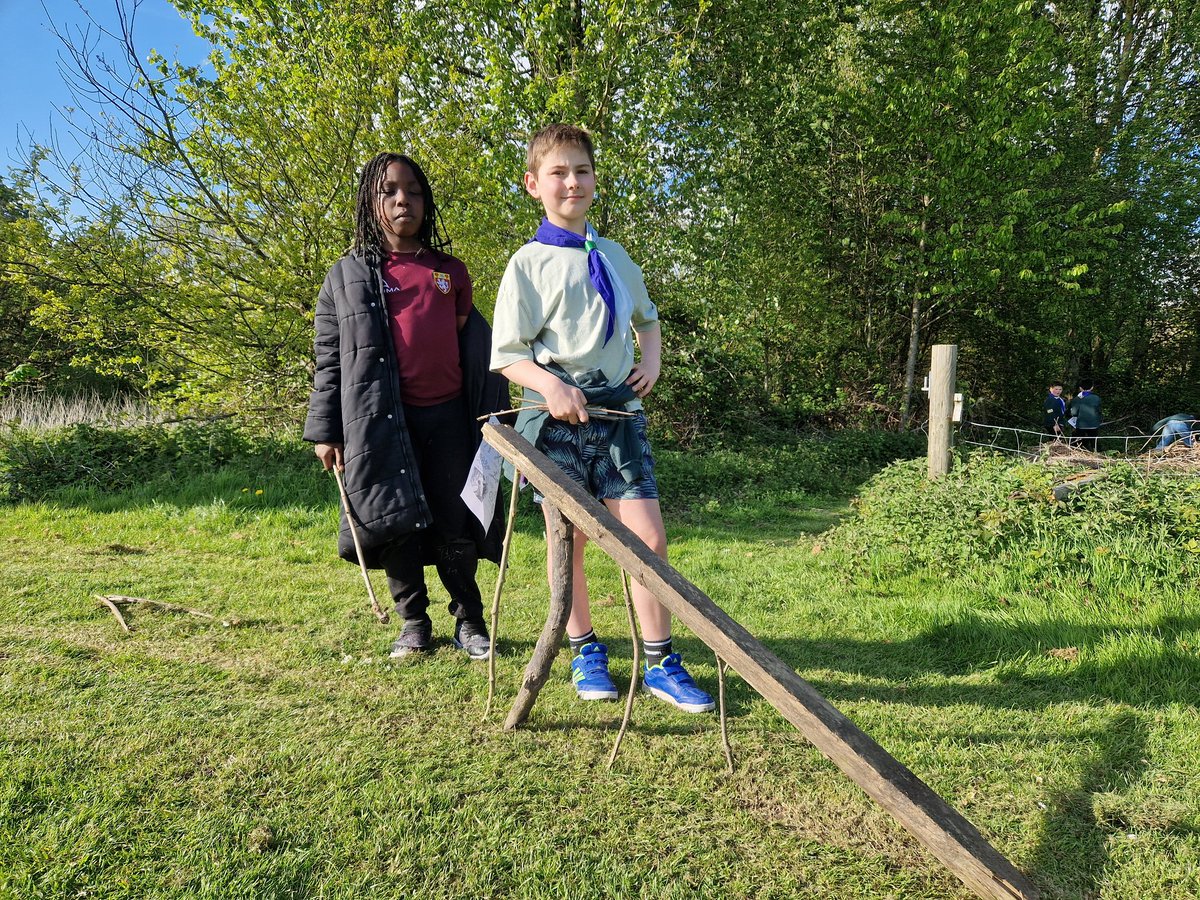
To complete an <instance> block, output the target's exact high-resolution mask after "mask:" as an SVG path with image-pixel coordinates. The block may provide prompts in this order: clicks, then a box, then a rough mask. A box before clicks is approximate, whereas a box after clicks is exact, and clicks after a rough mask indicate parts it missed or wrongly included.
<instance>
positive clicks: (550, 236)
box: [533, 218, 617, 344]
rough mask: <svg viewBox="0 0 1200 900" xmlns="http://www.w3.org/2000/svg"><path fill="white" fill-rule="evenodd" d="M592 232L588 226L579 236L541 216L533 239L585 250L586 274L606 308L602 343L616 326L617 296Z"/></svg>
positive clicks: (552, 244) (542, 242)
mask: <svg viewBox="0 0 1200 900" xmlns="http://www.w3.org/2000/svg"><path fill="white" fill-rule="evenodd" d="M593 234H594V232H593V231H592V230H591V229H590V228H589V229H588V235H587V237H580V236H579V235H577V234H576V233H575V232H573V231H567V229H565V228H559V227H558V226H557V225H555V224H553V223H552V222H551V221H550V220H549V219H546V218H543V219H542V224H541V225H539V226H538V230H537V233H536V234H535V235H534V236H533V239H534V240H535V241H537V242H538V243H539V244H549V245H550V246H551V247H575V248H577V249H579V250H586V251H587V255H588V275H589V276H590V277H591V279H592V284H593V285H594V286H595V288H596V290H597V291H599V292H600V299H601V300H603V301H604V308H605V309H607V310H608V326H607V327H606V328H605V330H604V343H605V344H607V343H608V341H609V338H611V337H612V336H613V331H614V330H615V328H616V323H617V296H616V292H615V291H613V286H612V282H611V281H610V280H609V278H608V270H607V269H606V268H605V267H604V260H603V259H601V258H600V251H599V250H597V249H596V242H595V241H594V240H592V236H593Z"/></svg>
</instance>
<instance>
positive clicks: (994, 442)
mask: <svg viewBox="0 0 1200 900" xmlns="http://www.w3.org/2000/svg"><path fill="white" fill-rule="evenodd" d="M1161 436H1162V431H1161V430H1159V431H1155V432H1154V433H1153V434H1101V435H1096V436H1095V437H1086V438H1074V437H1061V436H1059V435H1052V434H1047V433H1046V432H1044V431H1032V430H1030V429H1027V428H1012V427H1009V426H1006V425H987V424H984V423H982V422H963V423H962V430H961V431H960V432H959V435H958V443H959V444H965V445H967V446H971V447H984V448H986V449H989V450H998V451H1001V452H1004V453H1015V454H1019V455H1021V456H1029V455H1032V454H1035V453H1037V452H1039V451H1040V450H1041V448H1042V447H1044V446H1045V445H1046V444H1061V445H1062V446H1066V447H1072V448H1082V447H1084V446H1088V447H1090V446H1092V441H1095V442H1096V443H1095V447H1096V452H1098V453H1106V452H1112V451H1120V452H1121V453H1122V454H1123V455H1125V456H1131V455H1132V456H1140V455H1141V454H1143V453H1145V452H1146V451H1147V450H1150V449H1151V448H1153V447H1154V446H1155V445H1156V444H1157V443H1158V440H1159V438H1160V437H1161ZM1084 442H1086V445H1085V443H1084ZM1131 448H1132V452H1131Z"/></svg>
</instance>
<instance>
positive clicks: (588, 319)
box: [491, 125, 713, 712]
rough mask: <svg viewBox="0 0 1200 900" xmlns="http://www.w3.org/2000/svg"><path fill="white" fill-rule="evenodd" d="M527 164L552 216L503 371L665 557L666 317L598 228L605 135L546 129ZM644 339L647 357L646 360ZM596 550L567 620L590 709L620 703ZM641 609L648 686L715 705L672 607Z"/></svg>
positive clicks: (550, 442)
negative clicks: (601, 611)
mask: <svg viewBox="0 0 1200 900" xmlns="http://www.w3.org/2000/svg"><path fill="white" fill-rule="evenodd" d="M525 167H526V172H525V189H526V190H527V191H528V192H529V194H530V196H532V197H534V198H535V199H537V200H539V201H541V203H542V206H543V207H544V208H545V213H546V215H545V218H544V219H542V224H541V226H540V227H539V228H538V230H537V234H536V235H535V236H534V238H533V240H532V241H530V242H529V243H527V244H526V245H525V246H524V247H522V248H521V249H520V250H518V251H517V252H516V253H514V254H513V256H512V258H511V259H510V260H509V262H508V268H507V269H506V270H505V273H504V277H503V279H502V280H501V282H500V290H499V295H498V297H497V300H496V314H495V322H494V325H493V329H494V331H493V340H492V361H491V365H492V370H493V371H498V372H500V373H502V374H503V375H504V376H505V377H506V378H508V379H509V380H510V381H513V382H515V383H517V384H519V385H522V386H523V387H524V388H525V397H526V398H528V399H532V400H535V401H537V402H544V403H545V404H546V405H547V406H548V407H549V416H547V415H545V414H541V415H539V414H537V413H531V412H523V413H522V414H521V417H520V418H519V419H518V426H517V427H518V430H520V431H521V432H522V433H523V434H525V435H526V436H527V437H529V438H530V439H531V440H533V442H534V444H535V446H537V447H538V448H539V449H541V450H542V451H543V452H544V453H545V454H546V455H547V456H548V457H550V459H552V460H554V462H555V463H557V464H558V465H559V466H561V467H562V469H563V470H564V471H565V472H566V473H567V474H568V475H570V476H571V478H572V479H574V480H575V481H576V482H578V484H579V485H580V486H581V487H582V488H584V489H585V490H586V491H588V492H589V493H590V494H591V495H592V496H594V497H596V498H597V499H600V500H602V501H603V502H604V503H605V505H606V506H607V507H608V508H609V510H611V511H612V513H613V514H614V515H615V516H616V517H617V519H619V520H620V521H621V522H623V523H624V524H625V525H626V526H628V527H629V528H630V529H631V530H632V531H633V532H634V533H635V534H636V535H637V536H638V537H640V538H641V539H642V540H643V541H645V542H646V545H647V546H648V547H650V549H651V550H653V551H654V552H655V553H657V554H658V555H659V556H661V557H663V558H664V559H665V558H666V555H667V535H666V529H665V528H664V527H663V520H662V513H661V511H660V510H659V505H658V484H657V482H656V481H655V479H654V459H653V457H652V456H651V452H650V444H649V442H648V441H647V439H646V418H645V415H644V414H643V413H642V412H641V409H642V404H641V398H643V397H645V396H646V395H648V394H649V393H650V391H651V389H652V388H653V387H654V383H655V382H656V381H657V380H658V376H659V369H660V365H661V356H662V337H661V334H660V332H659V324H658V310H657V309H656V308H655V306H654V304H653V303H652V302H651V300H650V297H649V295H648V294H647V293H646V285H645V282H644V281H643V279H642V271H641V269H639V268H638V267H637V265H635V264H634V262H633V261H632V260H631V259H630V258H629V255H628V254H627V253H626V252H625V251H624V250H623V249H622V248H621V246H620V245H619V244H616V243H614V242H613V241H609V240H606V239H604V238H600V237H597V236H596V233H595V231H594V230H593V229H592V227H591V225H590V224H589V223H588V220H587V212H588V209H589V207H591V205H592V200H593V199H594V197H595V193H596V160H595V154H594V151H593V149H592V139H591V136H590V135H589V134H588V133H587V132H586V131H584V130H582V129H580V128H576V127H574V126H571V125H551V126H548V127H546V128H543V129H542V130H541V131H539V132H538V133H537V134H535V135H534V136H533V138H532V139H531V140H530V142H529V148H528V153H527V155H526V160H525ZM631 326H632V332H631ZM635 336H636V340H637V344H638V347H639V348H640V349H641V361H640V362H635V361H634V338H635ZM588 406H593V407H602V408H608V409H614V408H619V409H622V410H628V411H636V413H637V414H636V417H633V418H625V417H616V416H609V417H605V416H603V415H602V414H599V413H597V412H595V411H593V412H591V413H589V411H588V409H587V407H588ZM586 542H587V538H586V536H584V535H583V534H582V533H581V532H580V531H579V529H575V544H574V558H573V560H572V567H573V594H572V604H571V614H570V618H568V620H567V637H568V638H569V639H570V642H571V651H572V656H573V658H572V660H571V678H572V681H573V682H574V685H575V689H576V692H577V693H578V695H579V697H580V698H581V699H583V700H610V699H616V696H617V688H616V685H614V684H613V680H612V678H611V677H610V676H609V672H608V648H607V647H605V645H604V644H602V643H600V641H599V640H598V639H597V637H596V633H595V631H594V630H593V629H592V617H591V609H590V607H589V605H588V591H587V582H586V580H585V578H584V573H583V551H584V545H585V544H586ZM633 604H634V608H635V609H636V611H637V615H638V619H639V621H640V623H641V628H642V637H643V639H644V648H645V656H646V667H645V669H644V670H643V673H642V674H643V679H644V683H645V685H646V688H647V689H648V690H649V691H650V692H651V693H653V694H654V695H655V696H656V697H659V698H660V699H662V700H665V701H667V702H668V703H671V704H673V705H675V706H677V707H678V708H680V709H682V710H686V711H687V712H707V711H708V710H711V709H712V708H713V701H712V698H711V697H710V696H709V695H708V694H706V693H705V692H704V691H702V690H700V689H699V688H698V687H696V683H695V682H694V681H693V680H692V677H691V676H690V675H689V674H688V673H687V671H686V670H685V669H684V667H683V663H682V661H681V659H680V656H679V654H678V653H674V652H672V646H671V613H670V611H669V610H667V609H666V608H665V607H663V606H662V605H661V604H660V603H659V602H658V601H657V600H655V599H654V596H653V595H652V594H651V593H650V592H649V591H647V590H646V589H645V588H644V587H642V586H641V585H640V584H638V583H637V582H636V581H635V582H634V583H633Z"/></svg>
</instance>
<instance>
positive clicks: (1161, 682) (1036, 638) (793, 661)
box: [677, 615, 1200, 898]
mask: <svg viewBox="0 0 1200 900" xmlns="http://www.w3.org/2000/svg"><path fill="white" fill-rule="evenodd" d="M1197 629H1200V615H1196V616H1182V617H1181V616H1171V617H1164V618H1163V619H1161V620H1160V621H1159V622H1157V623H1155V624H1153V625H1148V626H1145V627H1142V628H1124V627H1105V626H1080V625H1078V624H1076V623H1053V622H1052V623H1043V624H1041V625H1032V624H1031V625H1001V624H997V623H993V622H984V621H979V620H975V619H972V618H970V617H968V618H966V619H964V620H962V621H960V622H955V623H953V624H950V625H945V626H939V627H936V628H933V629H931V630H929V631H927V632H925V633H924V634H921V635H918V636H916V637H914V638H912V639H910V640H906V641H899V642H895V643H880V642H875V641H855V640H844V639H831V640H822V639H814V640H809V639H801V638H788V637H784V638H772V639H768V640H765V641H763V643H764V644H765V645H766V646H767V647H768V648H769V649H771V650H772V651H773V652H774V653H776V654H777V655H778V656H779V657H780V658H781V659H782V660H784V661H785V662H786V663H787V664H788V665H790V666H792V667H795V668H797V669H798V670H799V671H800V672H801V673H802V674H803V673H804V672H805V671H806V670H810V671H811V670H819V671H822V672H825V673H828V672H829V671H830V670H834V671H836V670H841V671H844V672H847V673H853V674H854V675H856V676H866V677H868V678H870V679H872V680H874V681H875V682H876V683H865V684H864V683H858V682H857V681H855V682H849V681H839V680H837V678H836V676H830V675H828V674H826V675H823V676H821V677H812V678H809V679H808V680H809V681H810V683H811V684H812V685H813V687H814V688H815V689H816V690H818V691H819V692H820V693H821V694H822V695H823V696H824V697H825V698H826V699H828V700H829V701H830V702H831V703H833V704H834V706H838V705H840V704H843V703H854V702H861V701H874V702H878V703H887V704H895V705H901V706H910V707H938V706H962V705H964V704H977V705H982V706H989V707H993V708H996V709H1000V710H1011V709H1016V710H1029V711H1036V710H1038V709H1041V708H1043V707H1046V706H1049V705H1052V704H1058V703H1063V702H1092V701H1095V700H1097V699H1098V698H1099V699H1107V700H1111V701H1114V702H1118V703H1124V704H1133V705H1136V706H1139V707H1143V708H1145V707H1166V706H1169V705H1173V704H1183V705H1187V706H1191V707H1193V708H1194V707H1195V706H1196V705H1197V700H1198V695H1197V693H1196V690H1195V685H1196V684H1197V683H1198V682H1200V656H1197V655H1196V654H1195V653H1193V652H1187V651H1186V650H1184V649H1175V648H1171V647H1170V646H1166V647H1165V649H1163V650H1161V651H1160V652H1158V653H1156V654H1154V655H1153V657H1152V658H1147V656H1146V654H1145V649H1144V648H1135V650H1134V651H1131V652H1129V653H1127V654H1125V655H1122V654H1121V653H1120V652H1119V650H1118V651H1117V652H1112V651H1111V645H1115V646H1116V647H1118V648H1119V647H1120V646H1121V644H1120V641H1121V639H1122V638H1128V637H1136V636H1137V635H1139V634H1143V633H1148V632H1152V633H1153V634H1154V636H1155V637H1156V638H1157V639H1158V640H1160V641H1162V643H1163V644H1164V645H1169V644H1170V643H1171V642H1173V641H1175V639H1177V638H1182V637H1184V636H1185V635H1189V634H1191V633H1194V632H1195V631H1196V630H1197ZM1048 635H1049V636H1051V637H1053V638H1055V639H1057V640H1055V641H1053V642H1048V641H1047V636H1048ZM1063 638H1069V639H1070V641H1071V643H1072V648H1071V649H1073V650H1074V651H1076V652H1080V651H1082V652H1081V653H1080V655H1081V656H1082V661H1078V662H1076V661H1074V660H1073V659H1071V658H1068V659H1062V658H1060V657H1058V656H1054V655H1051V654H1049V653H1048V651H1049V650H1051V649H1062V648H1063V644H1062V643H1060V642H1059V641H1061V640H1062V639H1063ZM677 644H678V645H679V646H680V647H681V648H683V650H684V652H685V654H686V655H690V657H691V658H692V659H698V658H699V656H698V654H703V653H710V652H711V651H707V650H706V648H705V647H704V645H703V644H701V643H700V642H699V641H697V640H695V639H691V640H688V639H685V640H682V641H678V642H677ZM1137 649H1140V650H1141V652H1140V654H1139V653H1138V652H1137ZM1089 650H1096V651H1098V652H1094V653H1089V652H1088V651H1089ZM1031 657H1045V659H1046V665H1048V666H1055V667H1058V668H1060V670H1061V671H1058V672H1049V673H1045V674H1029V673H1028V672H1027V671H1025V670H1027V669H1028V668H1030V661H1031V660H1030V658H1031ZM1074 659H1078V657H1074ZM994 669H998V670H999V671H998V677H997V678H996V679H995V680H994V681H993V682H991V683H987V684H970V683H968V684H964V683H961V682H955V683H951V684H946V683H932V684H923V683H922V680H923V679H925V678H927V677H929V676H933V675H936V676H943V677H953V676H961V675H968V674H971V673H974V672H981V671H986V670H994ZM711 681H712V682H713V683H712V684H711V685H709V684H705V685H704V686H705V687H710V688H712V689H714V690H715V679H711ZM939 681H940V679H939ZM878 682H886V684H880V683H878ZM726 695H727V706H728V709H729V714H730V717H731V718H736V717H737V716H738V715H739V714H740V713H741V712H742V711H743V710H744V709H745V708H746V707H747V706H748V705H749V704H750V703H751V702H753V701H754V700H755V698H756V697H757V696H758V694H757V692H756V691H754V689H753V688H751V687H750V686H749V685H747V684H746V683H745V682H744V681H742V680H741V679H740V678H737V679H731V680H729V681H727V687H726ZM1147 732H1148V723H1147V717H1146V716H1144V715H1140V714H1139V713H1138V711H1134V710H1128V709H1120V710H1118V711H1116V712H1115V714H1113V715H1111V716H1110V717H1109V719H1108V721H1107V722H1106V723H1105V724H1104V725H1103V726H1102V727H1100V728H1096V729H1092V730H1090V731H1088V732H1085V733H1083V734H1081V735H1079V736H1078V739H1077V740H1075V741H1074V742H1073V743H1074V744H1075V745H1076V746H1077V747H1078V750H1077V751H1075V752H1074V753H1073V754H1072V755H1073V756H1074V757H1075V758H1076V759H1077V765H1076V768H1077V770H1078V772H1079V774H1078V776H1077V778H1076V779H1074V783H1073V785H1072V786H1071V787H1070V788H1068V789H1066V790H1060V791H1058V792H1056V793H1050V794H1048V795H1047V797H1046V800H1045V804H1046V805H1045V809H1046V812H1045V815H1044V816H1043V818H1042V820H1041V823H1040V827H1039V833H1038V836H1037V841H1036V844H1035V847H1034V850H1033V852H1032V855H1031V857H1030V858H1029V862H1028V863H1027V870H1028V871H1029V873H1030V874H1031V875H1033V876H1034V877H1035V879H1036V880H1038V881H1040V882H1042V883H1044V884H1047V885H1049V884H1053V885H1054V886H1055V887H1056V888H1058V889H1059V893H1058V894H1057V895H1058V896H1064V897H1080V898H1095V897H1098V896H1099V890H1100V888H1101V879H1102V876H1103V873H1104V871H1105V868H1106V866H1107V864H1108V849H1107V848H1108V846H1109V842H1110V840H1111V839H1112V836H1113V834H1114V833H1115V832H1123V831H1124V830H1126V829H1127V828H1129V827H1135V826H1134V824H1133V822H1130V823H1127V822H1126V821H1125V818H1138V817H1140V818H1141V819H1144V818H1145V817H1146V813H1145V812H1144V811H1142V810H1140V808H1139V807H1138V804H1137V803H1136V802H1135V801H1134V800H1133V799H1131V798H1130V792H1131V789H1132V788H1134V787H1135V786H1136V785H1137V783H1138V782H1139V781H1140V780H1141V779H1142V778H1143V777H1144V775H1145V773H1146V771H1147V769H1148V768H1149V760H1148V757H1149V755H1150V751H1149V749H1148V733H1147ZM951 737H953V738H955V739H957V740H961V741H964V742H972V743H977V742H980V741H986V742H990V743H1005V744H1007V743H1017V744H1027V743H1030V742H1038V743H1040V742H1041V741H1044V740H1061V739H1062V736H1061V735H1057V734H1054V735H1042V736H1039V735H1037V734H1033V733H1029V732H1021V733H1016V732H1013V733H1007V734H997V733H990V732H989V733H987V734H979V733H972V734H969V735H957V736H954V735H952V736H951ZM1105 798H1115V803H1116V805H1117V807H1118V811H1117V812H1111V811H1110V812H1107V813H1103V814H1101V813H1098V812H1097V811H1098V810H1102V809H1103V805H1102V804H1103V802H1104V800H1105ZM1123 804H1128V805H1130V806H1131V808H1135V810H1136V811H1135V812H1133V813H1132V814H1128V815H1127V814H1125V813H1122V812H1121V811H1120V807H1121V806H1122V805H1123ZM1161 818H1162V820H1161V821H1156V822H1154V823H1153V827H1154V828H1156V829H1158V830H1166V831H1169V832H1172V833H1176V834H1184V835H1190V834H1194V833H1196V828H1195V827H1194V826H1193V825H1191V824H1189V823H1188V822H1187V821H1185V820H1184V819H1181V818H1179V816H1178V815H1175V817H1174V818H1171V816H1169V815H1168V816H1165V817H1161Z"/></svg>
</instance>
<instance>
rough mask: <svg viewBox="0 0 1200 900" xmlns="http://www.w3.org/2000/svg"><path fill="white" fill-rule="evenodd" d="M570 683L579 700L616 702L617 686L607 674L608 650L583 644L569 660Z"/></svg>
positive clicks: (594, 645)
mask: <svg viewBox="0 0 1200 900" xmlns="http://www.w3.org/2000/svg"><path fill="white" fill-rule="evenodd" d="M571 681H572V682H573V683H574V685H575V693H577V694H578V695H579V699H580V700H616V699H617V686H616V685H615V684H613V680H612V677H611V676H610V675H609V674H608V648H607V647H605V646H604V645H603V644H596V643H592V644H584V645H583V646H582V647H580V648H579V653H578V655H577V656H576V657H575V658H574V659H573V660H571Z"/></svg>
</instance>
